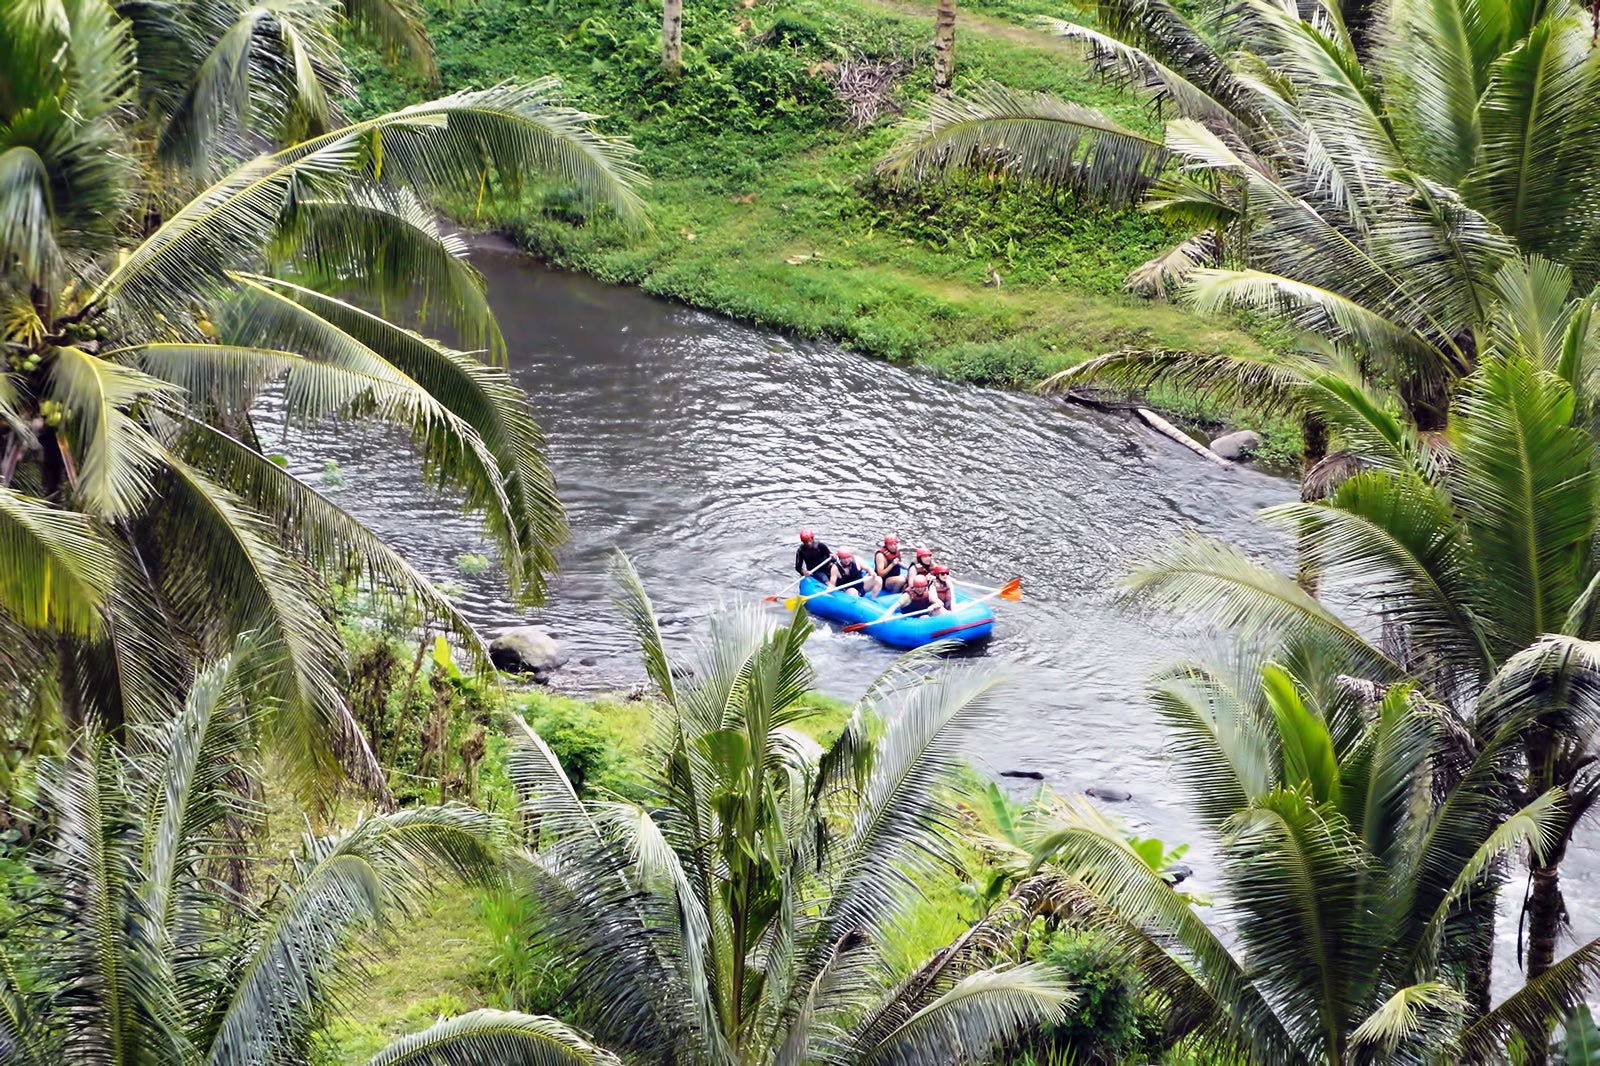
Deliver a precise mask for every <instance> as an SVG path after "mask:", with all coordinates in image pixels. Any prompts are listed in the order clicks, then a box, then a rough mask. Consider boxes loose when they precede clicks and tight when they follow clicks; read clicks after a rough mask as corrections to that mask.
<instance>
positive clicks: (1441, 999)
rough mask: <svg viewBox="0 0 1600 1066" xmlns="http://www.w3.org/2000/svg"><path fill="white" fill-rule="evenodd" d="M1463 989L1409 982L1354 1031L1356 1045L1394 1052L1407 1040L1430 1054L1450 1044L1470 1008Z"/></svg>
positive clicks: (1436, 982) (1389, 1053) (1439, 983)
mask: <svg viewBox="0 0 1600 1066" xmlns="http://www.w3.org/2000/svg"><path fill="white" fill-rule="evenodd" d="M1466 1007H1467V1004H1466V1000H1465V998H1464V997H1463V996H1462V995H1461V993H1460V992H1459V991H1457V990H1456V989H1455V988H1453V987H1452V986H1450V985H1447V984H1444V983H1442V982H1439V981H1424V982H1422V983H1420V984H1415V985H1407V986H1406V987H1405V988H1402V989H1400V990H1399V991H1397V992H1395V993H1394V995H1392V996H1390V997H1389V998H1388V999H1386V1000H1384V1002H1383V1003H1382V1005H1380V1006H1379V1007H1378V1009H1377V1010H1375V1011H1373V1012H1372V1013H1371V1014H1369V1015H1367V1016H1366V1017H1365V1018H1364V1019H1362V1021H1361V1024H1360V1025H1358V1026H1356V1027H1355V1029H1354V1030H1352V1031H1351V1033H1350V1043H1351V1045H1352V1046H1353V1047H1375V1048H1378V1049H1381V1052H1382V1053H1383V1054H1386V1055H1393V1054H1395V1052H1396V1051H1398V1050H1399V1049H1400V1047H1401V1046H1402V1045H1404V1044H1407V1043H1412V1044H1415V1045H1418V1046H1420V1047H1422V1048H1425V1049H1427V1051H1428V1052H1430V1053H1437V1052H1439V1051H1440V1050H1442V1049H1443V1048H1446V1047H1448V1046H1449V1045H1450V1044H1451V1043H1453V1041H1452V1040H1450V1039H1448V1037H1449V1036H1451V1035H1453V1033H1452V1030H1453V1029H1454V1028H1455V1025H1456V1023H1457V1022H1458V1021H1459V1019H1460V1017H1461V1015H1462V1014H1464V1013H1465V1011H1466Z"/></svg>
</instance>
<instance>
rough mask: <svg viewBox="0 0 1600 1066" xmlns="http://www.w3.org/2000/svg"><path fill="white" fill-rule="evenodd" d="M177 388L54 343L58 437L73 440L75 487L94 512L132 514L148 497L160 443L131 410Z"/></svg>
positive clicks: (53, 380) (53, 392)
mask: <svg viewBox="0 0 1600 1066" xmlns="http://www.w3.org/2000/svg"><path fill="white" fill-rule="evenodd" d="M173 392H174V390H173V389H172V387H171V386H169V385H167V384H165V383H164V382H161V381H157V380H156V379H155V378H152V377H149V376H148V375H145V374H141V373H139V372H138V371H137V370H133V369H131V368H129V367H124V366H118V365H117V364H115V363H112V362H108V361H106V360H104V359H98V358H96V357H94V356H92V355H90V354H88V353H87V352H85V351H83V349H81V348H75V347H64V348H55V349H52V359H51V361H50V396H51V398H52V399H54V400H55V401H56V402H57V403H59V404H61V406H62V408H63V409H64V410H65V412H66V414H65V422H64V425H63V427H62V429H61V431H59V432H58V433H57V438H58V441H61V440H64V441H65V442H68V443H69V445H70V463H71V465H72V466H75V467H76V469H77V479H76V484H75V486H74V490H75V492H76V494H77V496H78V499H79V500H80V501H81V505H82V506H83V507H84V508H85V509H86V510H88V511H89V512H90V513H92V514H95V515H97V516H99V517H102V518H113V519H114V518H127V517H129V516H130V515H132V514H133V513H134V512H135V511H137V510H139V509H140V508H141V507H143V506H144V504H145V503H146V502H147V501H148V499H149V496H150V491H151V479H152V477H153V476H154V474H155V471H156V470H157V469H158V468H159V466H160V464H161V454H160V449H159V447H158V446H157V444H156V442H155V440H154V439H153V438H152V437H151V436H150V435H149V433H147V432H146V431H145V430H144V428H143V427H142V426H140V425H139V424H138V423H137V422H136V421H134V419H133V418H131V417H130V416H129V415H128V413H127V412H128V408H130V407H131V406H133V405H134V404H135V403H137V402H138V401H140V400H154V401H161V400H165V399H167V398H169V397H171V396H172V395H173ZM63 459H64V461H66V456H65V455H64V456H63Z"/></svg>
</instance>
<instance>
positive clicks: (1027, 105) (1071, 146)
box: [878, 85, 1166, 204]
mask: <svg viewBox="0 0 1600 1066" xmlns="http://www.w3.org/2000/svg"><path fill="white" fill-rule="evenodd" d="M1165 160H1166V149H1165V148H1164V147H1163V146H1162V145H1161V144H1160V142H1158V141H1155V140H1152V139H1150V138H1149V137H1145V136H1143V135H1142V134H1137V133H1133V132H1131V131H1129V130H1126V129H1124V128H1122V127H1121V126H1119V125H1117V124H1116V123H1115V122H1112V121H1111V120H1110V119H1108V118H1106V117H1105V116H1104V115H1102V114H1101V113H1100V112H1098V111H1096V110H1094V109H1093V108H1088V107H1084V106H1082V105H1079V104H1072V103H1067V102H1066V101H1063V100H1058V99H1056V98H1054V97H1052V96H1049V95H1047V94H1044V93H1020V92H1015V91H1012V90H1010V89H1005V88H1002V87H1000V86H997V85H991V86H987V87H984V88H981V89H978V90H975V91H974V92H972V93H970V94H968V95H967V96H965V97H936V98H934V99H933V100H931V101H930V102H929V103H928V105H927V106H926V108H925V109H924V110H923V112H922V113H921V114H919V115H916V116H913V117H911V118H908V119H907V120H906V121H905V123H904V124H903V126H902V136H901V140H900V141H899V143H898V144H896V145H895V147H894V148H893V149H892V150H891V151H890V153H889V154H888V155H887V156H885V157H884V158H883V160H882V161H881V162H880V163H879V164H878V170H879V173H881V174H883V175H885V176H886V177H887V178H889V179H890V180H892V181H896V182H902V183H909V182H916V181H924V180H927V179H930V178H937V177H942V176H945V175H948V174H952V173H955V172H957V171H963V170H981V169H985V168H993V169H995V170H1000V171H1005V172H1007V173H1011V174H1016V175H1018V176H1019V177H1023V178H1027V179H1030V180H1034V181H1040V182H1044V183H1046V184H1049V185H1054V186H1057V187H1060V188H1063V189H1068V190H1071V191H1072V192H1074V193H1075V194H1078V195H1080V196H1084V197H1089V198H1093V199H1097V200H1104V201H1106V202H1109V203H1113V204H1117V203H1124V204H1125V203H1131V202H1132V201H1133V200H1134V199H1136V198H1137V197H1138V196H1139V195H1140V194H1141V193H1143V192H1144V190H1145V189H1146V188H1148V187H1149V185H1150V183H1151V181H1153V180H1154V179H1155V176H1156V174H1157V173H1159V172H1160V170H1161V167H1162V165H1163V163H1164V162H1165Z"/></svg>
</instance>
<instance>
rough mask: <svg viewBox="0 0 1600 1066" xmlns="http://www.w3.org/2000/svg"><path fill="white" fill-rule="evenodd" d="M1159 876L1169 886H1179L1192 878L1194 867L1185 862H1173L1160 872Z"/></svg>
mask: <svg viewBox="0 0 1600 1066" xmlns="http://www.w3.org/2000/svg"><path fill="white" fill-rule="evenodd" d="M1161 876H1162V877H1163V878H1165V879H1166V882H1167V884H1169V885H1181V884H1183V883H1184V882H1185V881H1187V880H1189V878H1191V877H1193V876H1194V867H1192V866H1190V865H1189V864H1188V863H1186V862H1175V863H1173V864H1172V865H1171V866H1168V867H1167V868H1166V869H1165V870H1163V871H1161Z"/></svg>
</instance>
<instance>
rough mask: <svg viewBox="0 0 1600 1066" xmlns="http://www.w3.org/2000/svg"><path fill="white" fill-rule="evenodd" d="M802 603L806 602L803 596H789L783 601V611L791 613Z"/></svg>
mask: <svg viewBox="0 0 1600 1066" xmlns="http://www.w3.org/2000/svg"><path fill="white" fill-rule="evenodd" d="M804 602H806V598H805V597H804V596H790V597H789V598H788V599H786V600H784V601H783V609H784V610H785V611H792V610H794V609H795V608H796V607H798V606H800V605H801V604H802V603H804Z"/></svg>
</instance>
